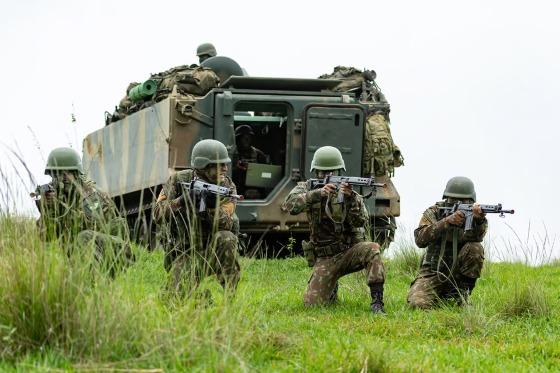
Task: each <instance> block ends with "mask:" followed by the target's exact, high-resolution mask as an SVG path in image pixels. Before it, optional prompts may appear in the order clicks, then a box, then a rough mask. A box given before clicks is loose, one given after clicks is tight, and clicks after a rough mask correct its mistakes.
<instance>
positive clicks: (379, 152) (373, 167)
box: [363, 113, 404, 176]
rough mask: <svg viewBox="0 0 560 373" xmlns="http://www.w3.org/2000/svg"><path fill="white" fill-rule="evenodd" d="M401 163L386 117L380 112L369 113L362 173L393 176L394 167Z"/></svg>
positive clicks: (398, 150)
mask: <svg viewBox="0 0 560 373" xmlns="http://www.w3.org/2000/svg"><path fill="white" fill-rule="evenodd" d="M403 164H404V158H403V156H402V154H401V151H400V149H399V147H398V146H397V144H395V143H394V141H393V136H391V129H390V128H389V121H388V120H387V117H386V116H385V115H384V114H381V113H376V114H372V115H370V116H369V117H368V119H367V122H366V139H365V142H364V163H363V170H364V174H365V175H373V174H374V175H375V176H393V175H394V174H395V168H396V167H400V166H402V165H403Z"/></svg>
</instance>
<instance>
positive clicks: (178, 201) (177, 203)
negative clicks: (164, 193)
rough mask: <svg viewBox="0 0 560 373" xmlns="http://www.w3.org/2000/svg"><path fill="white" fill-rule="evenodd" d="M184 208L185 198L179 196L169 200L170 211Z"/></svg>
mask: <svg viewBox="0 0 560 373" xmlns="http://www.w3.org/2000/svg"><path fill="white" fill-rule="evenodd" d="M184 206H185V197H184V196H183V195H180V196H179V197H177V198H175V199H173V200H171V210H173V211H177V210H179V209H181V208H183V207H184Z"/></svg>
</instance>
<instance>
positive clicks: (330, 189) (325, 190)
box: [321, 184, 336, 197]
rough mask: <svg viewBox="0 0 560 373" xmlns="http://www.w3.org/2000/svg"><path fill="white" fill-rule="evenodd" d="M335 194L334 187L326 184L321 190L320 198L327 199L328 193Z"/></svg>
mask: <svg viewBox="0 0 560 373" xmlns="http://www.w3.org/2000/svg"><path fill="white" fill-rule="evenodd" d="M334 192H336V185H334V184H327V185H325V186H324V187H322V188H321V197H327V196H328V195H329V194H330V193H334Z"/></svg>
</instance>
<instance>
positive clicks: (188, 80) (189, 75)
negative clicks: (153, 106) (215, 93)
mask: <svg viewBox="0 0 560 373" xmlns="http://www.w3.org/2000/svg"><path fill="white" fill-rule="evenodd" d="M150 79H153V80H156V81H157V82H158V88H157V92H156V101H159V100H160V99H163V98H165V97H167V96H168V95H169V94H170V93H171V92H172V91H173V87H174V86H175V85H176V86H177V92H178V93H180V94H182V95H188V94H191V95H195V96H204V95H205V94H207V93H208V92H209V91H210V90H211V89H212V88H216V87H217V86H218V85H219V84H220V78H218V76H217V75H216V73H215V72H214V71H212V70H211V69H208V68H205V67H201V66H197V65H190V66H188V65H182V66H177V67H173V68H171V69H169V70H167V71H164V72H161V73H157V74H153V75H152V76H151V77H150ZM162 96H163V98H162Z"/></svg>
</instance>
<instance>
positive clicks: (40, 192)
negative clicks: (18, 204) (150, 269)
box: [29, 183, 54, 200]
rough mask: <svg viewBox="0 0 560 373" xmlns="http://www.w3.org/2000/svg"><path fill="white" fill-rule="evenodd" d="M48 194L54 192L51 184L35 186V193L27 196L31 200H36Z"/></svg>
mask: <svg viewBox="0 0 560 373" xmlns="http://www.w3.org/2000/svg"><path fill="white" fill-rule="evenodd" d="M49 192H54V188H53V186H52V184H50V183H49V184H43V185H39V186H37V189H35V192H31V193H29V196H30V197H31V198H34V199H36V200H38V199H40V198H41V197H42V196H44V195H45V194H47V193H49Z"/></svg>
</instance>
